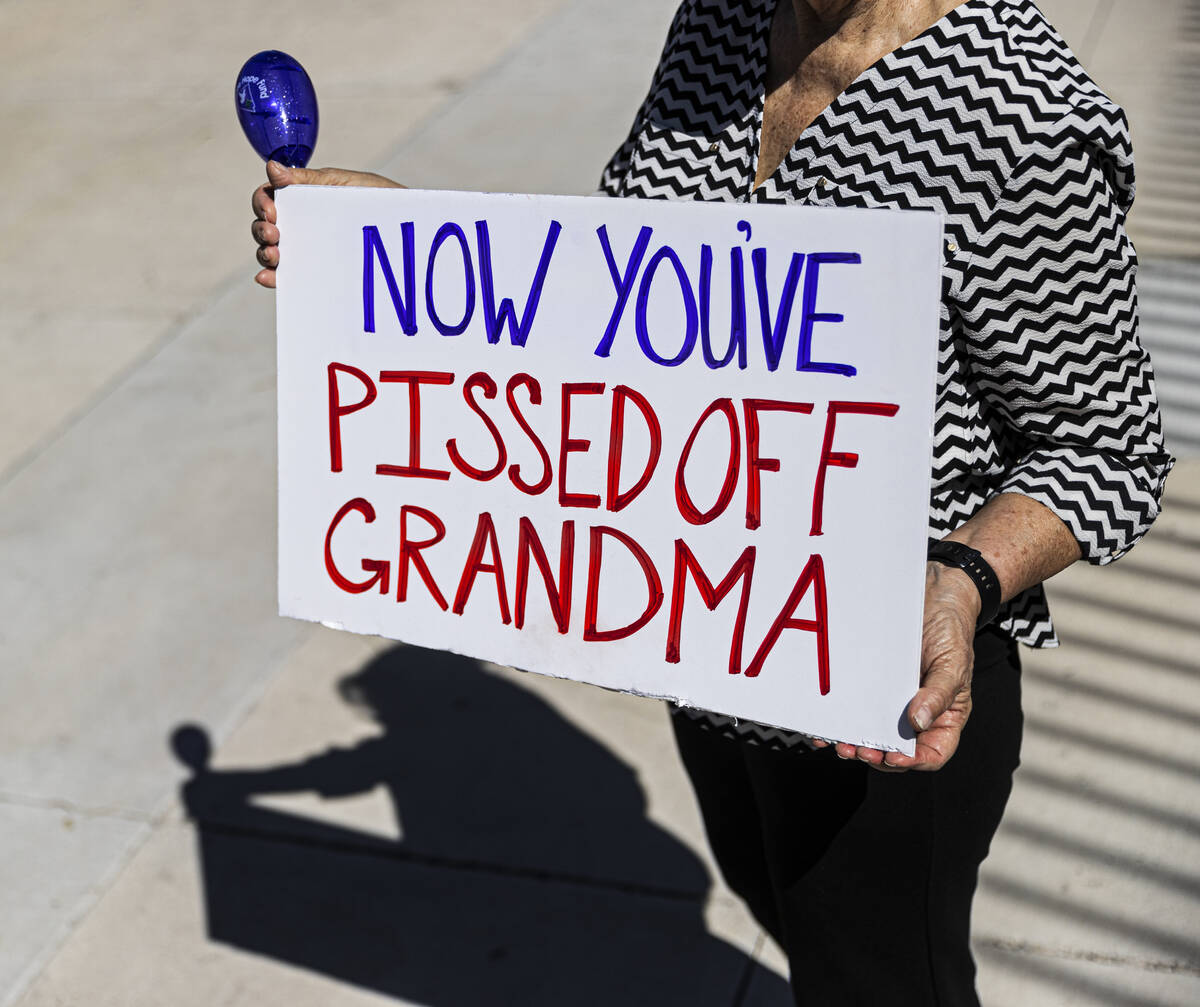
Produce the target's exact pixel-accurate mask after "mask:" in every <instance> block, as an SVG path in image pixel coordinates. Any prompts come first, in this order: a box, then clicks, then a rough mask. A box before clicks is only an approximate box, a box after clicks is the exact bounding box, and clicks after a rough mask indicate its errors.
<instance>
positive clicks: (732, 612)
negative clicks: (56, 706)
mask: <svg viewBox="0 0 1200 1007" xmlns="http://www.w3.org/2000/svg"><path fill="white" fill-rule="evenodd" d="M277 198H278V207H279V221H280V231H281V234H282V235H283V236H284V237H283V240H282V242H281V246H280V248H281V258H282V265H281V266H280V269H279V273H278V300H277V311H278V339H279V605H280V611H281V613H282V614H284V615H289V616H295V617H298V618H303V619H312V620H320V621H322V622H325V623H327V624H331V625H336V626H339V627H342V628H345V629H348V630H352V631H355V632H359V633H374V634H379V635H382V636H386V637H391V638H395V639H399V640H404V641H406V642H409V643H413V644H419V645H422V646H427V647H435V648H441V649H447V650H453V651H455V652H458V653H461V654H466V655H469V656H472V657H478V658H484V659H487V660H490V661H495V662H498V663H502V664H509V665H513V666H515V667H519V668H523V669H525V670H528V671H534V672H539V673H542V674H547V675H553V676H557V677H562V678H571V679H575V680H578V681H582V682H590V683H593V684H596V685H600V686H605V687H607V688H611V689H619V690H622V691H626V692H632V693H636V694H639V695H647V696H662V697H669V698H674V699H677V700H679V701H680V702H683V703H687V704H690V705H693V706H697V707H701V708H704V709H709V710H715V711H718V712H721V713H726V714H730V715H733V716H736V717H742V718H748V719H753V720H757V721H760V722H763V723H767V724H771V725H775V726H779V727H784V728H789V729H794V730H800V731H804V732H806V733H810V734H814V735H817V736H820V737H824V738H832V739H837V740H845V741H852V742H855V743H859V744H869V745H873V746H876V747H880V748H892V749H899V750H901V751H907V752H911V751H912V738H911V732H910V731H909V730H908V729H907V728H906V726H905V724H904V722H903V721H904V716H903V715H904V709H905V705H906V703H907V701H908V700H909V699H910V698H911V696H912V695H913V693H914V692H915V691H916V688H917V684H918V664H919V653H920V632H921V610H922V605H923V591H924V568H925V548H926V532H927V527H928V509H929V477H930V476H929V474H930V454H931V427H932V413H933V398H934V382H935V367H936V357H937V333H938V312H939V294H940V263H941V255H940V245H941V240H942V239H941V221H940V219H939V218H938V217H937V216H936V215H934V214H930V213H901V212H894V211H884V210H844V209H826V208H817V207H796V206H791V207H779V206H765V205H731V204H719V205H718V204H691V203H688V204H683V203H670V202H665V201H664V202H660V201H641V200H616V199H605V198H581V197H549V196H519V195H486V194H480V193H454V192H421V191H415V190H389V189H338V188H325V187H310V186H302V187H289V188H287V189H284V190H282V191H281V192H280V193H279V194H278V197H277Z"/></svg>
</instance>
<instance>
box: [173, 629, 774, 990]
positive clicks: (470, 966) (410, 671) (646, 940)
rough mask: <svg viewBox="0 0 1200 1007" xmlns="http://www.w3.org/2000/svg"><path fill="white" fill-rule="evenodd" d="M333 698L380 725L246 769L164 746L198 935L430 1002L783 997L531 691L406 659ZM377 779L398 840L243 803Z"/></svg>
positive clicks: (633, 791) (688, 855)
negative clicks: (173, 768)
mask: <svg viewBox="0 0 1200 1007" xmlns="http://www.w3.org/2000/svg"><path fill="white" fill-rule="evenodd" d="M339 690H340V692H341V694H342V697H343V698H344V699H345V700H346V701H348V702H351V703H354V704H358V705H362V706H364V707H366V708H367V709H368V710H369V711H370V712H371V713H372V714H373V715H374V717H375V718H376V719H377V720H378V722H379V724H380V726H381V727H382V728H383V733H382V734H380V735H379V736H377V737H375V738H371V739H369V740H367V741H364V742H362V743H361V744H359V745H357V746H355V747H353V748H348V749H330V750H329V751H326V752H323V753H320V754H318V755H314V756H312V757H310V758H308V759H305V760H304V761H301V762H297V763H294V764H291V765H282V766H276V767H272V768H267V769H261V770H239V771H224V770H222V771H214V770H211V769H209V768H208V765H207V763H208V756H209V745H208V739H207V735H206V734H205V733H204V732H203V731H202V730H201V729H199V728H196V727H181V728H179V729H177V730H176V732H175V733H174V735H173V737H172V745H173V747H174V749H175V752H176V754H177V755H178V757H179V758H180V759H181V760H182V761H183V762H185V763H186V764H187V765H189V766H190V767H191V768H192V770H193V772H194V776H193V777H192V779H191V780H189V781H188V782H187V783H186V784H185V785H184V787H183V796H184V801H185V804H186V807H187V809H188V812H189V814H190V815H191V817H192V818H193V819H194V821H195V823H196V826H197V830H198V837H199V848H200V857H201V861H202V872H203V880H204V898H205V905H206V910H207V921H208V931H209V935H210V937H211V938H212V939H214V940H217V941H220V942H223V943H225V944H229V945H232V946H234V947H237V948H240V949H243V950H246V951H252V952H255V953H258V954H262V955H267V956H269V957H271V958H275V959H278V960H280V961H285V962H289V963H291V964H293V965H298V966H301V967H304V968H307V969H313V970H315V971H317V972H320V973H323V974H325V975H328V976H331V977H334V978H337V979H340V980H343V981H345V982H348V983H353V984H355V985H358V986H362V987H366V988H369V989H372V990H376V991H379V992H383V993H387V994H391V995H393V996H396V997H399V998H403V999H406V1000H414V1001H417V1002H419V1003H422V1004H429V1005H433V1007H449V1005H460V1004H461V1005H470V1007H487V1005H493V1004H496V1005H498V1004H521V1005H535V1007H536V1005H546V1007H549V1005H554V1007H559V1005H562V1004H572V1005H587V1004H595V1005H606V1007H607V1005H612V1004H618V1003H619V1004H679V1005H684V1004H687V1005H702V1004H714V1005H717V1004H719V1005H735V1004H739V1003H742V1002H744V1000H745V994H746V991H747V990H748V989H749V988H750V987H751V985H753V990H754V1000H755V1002H756V1003H763V1004H767V1003H780V1004H782V1003H786V1002H788V999H789V998H788V994H787V990H786V984H785V983H784V982H783V981H782V980H780V979H779V978H778V977H777V976H775V975H774V974H773V973H770V972H767V971H765V970H763V969H761V968H760V967H758V966H756V965H755V964H754V963H753V961H752V960H751V959H750V958H749V957H748V956H747V955H745V954H744V953H743V952H741V951H739V950H738V949H736V948H734V947H732V946H731V945H729V944H726V943H725V942H723V941H720V940H718V939H716V938H714V937H712V936H711V935H710V934H708V933H707V931H706V929H705V926H704V921H703V918H702V910H703V906H704V900H705V897H706V895H707V892H708V888H709V878H708V876H707V873H706V871H705V868H704V866H703V865H702V864H701V862H700V861H699V860H698V859H697V858H696V856H695V855H694V854H693V853H692V852H691V851H690V850H689V849H687V847H685V846H684V845H683V844H681V843H680V842H679V841H678V840H677V839H675V838H674V837H673V836H671V835H670V834H669V833H667V832H665V831H663V830H662V829H660V828H659V827H658V826H656V825H654V824H653V823H651V822H650V821H649V820H648V819H647V818H646V815H645V800H644V795H643V793H642V790H641V787H640V786H639V784H638V781H637V779H636V776H635V774H634V772H633V771H632V770H631V769H630V768H629V767H628V766H627V765H626V764H625V763H623V762H621V761H620V760H619V759H617V758H616V757H615V756H613V755H612V754H611V753H610V752H609V751H608V750H607V749H605V748H604V747H603V746H601V745H600V744H598V743H597V742H596V741H595V740H593V739H592V738H590V737H588V736H587V735H585V734H583V733H581V732H580V731H578V730H576V729H575V728H574V727H573V726H571V725H570V724H569V723H567V722H566V721H565V720H563V719H562V718H561V717H560V716H559V715H558V714H557V713H556V712H555V711H554V710H553V709H551V708H550V707H549V706H547V705H546V704H545V703H544V702H542V701H541V700H540V699H539V698H537V697H536V696H535V695H533V694H532V693H530V692H527V691H525V690H524V689H522V688H520V687H518V686H516V685H514V684H513V683H511V682H509V681H507V680H506V679H504V678H501V677H499V676H497V675H493V674H490V673H488V672H487V671H485V670H484V669H483V668H482V667H480V665H479V664H478V663H477V662H475V661H471V660H468V659H465V658H460V657H456V656H454V655H450V654H444V653H439V652H434V651H427V650H423V649H419V648H410V647H395V648H393V649H391V650H389V651H387V652H386V653H384V654H383V655H381V656H380V657H378V658H377V659H375V660H374V661H372V662H371V663H370V664H369V665H368V666H367V667H365V668H364V669H362V670H361V671H359V672H357V673H355V674H353V675H351V676H349V677H347V678H346V679H343V680H342V682H341V683H340V685H339ZM379 784H384V785H386V786H387V787H388V788H389V790H390V793H391V796H392V799H393V801H394V803H395V806H396V809H397V813H398V818H399V819H400V821H401V822H402V825H403V836H402V839H401V840H400V841H399V842H398V843H397V842H390V841H387V840H384V839H380V838H379V837H377V836H373V835H370V834H367V833H362V832H358V831H355V830H353V829H347V828H342V827H339V826H336V825H328V824H325V823H322V822H317V821H314V820H311V819H304V818H301V817H298V816H294V815H290V814H287V813H281V812H277V811H273V810H269V809H266V808H262V807H257V806H255V805H254V804H253V803H251V801H250V798H251V797H252V796H253V795H255V794H265V793H280V792H287V791H301V790H315V791H317V792H318V793H320V794H322V795H325V796H330V797H332V796H339V795H349V794H354V793H359V792H363V791H367V790H371V789H373V788H374V787H376V786H377V785H379Z"/></svg>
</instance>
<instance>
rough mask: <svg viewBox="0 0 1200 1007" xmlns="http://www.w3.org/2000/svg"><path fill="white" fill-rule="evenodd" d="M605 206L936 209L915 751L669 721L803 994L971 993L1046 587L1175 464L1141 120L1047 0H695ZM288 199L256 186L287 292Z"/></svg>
mask: <svg viewBox="0 0 1200 1007" xmlns="http://www.w3.org/2000/svg"><path fill="white" fill-rule="evenodd" d="M268 178H269V181H270V186H271V187H280V186H284V185H288V184H294V183H309V182H320V183H322V184H347V185H395V184H396V183H394V182H391V181H389V180H387V179H384V178H381V177H380V176H374V175H364V174H361V173H357V172H343V171H337V170H334V169H323V170H320V171H309V170H302V169H286V168H283V167H281V166H279V165H275V164H271V165H268ZM601 188H602V190H603V191H604V192H605V193H607V194H608V195H611V196H631V197H641V198H665V199H683V200H719V201H726V202H745V203H780V204H806V205H818V206H846V207H884V208H894V209H923V210H933V211H936V212H938V213H940V214H942V215H943V218H944V220H945V228H946V237H947V240H946V244H945V248H944V254H943V274H942V275H943V288H942V289H943V303H942V320H941V354H940V372H939V384H938V400H937V412H936V433H935V451H934V459H933V465H934V471H933V497H932V500H931V511H930V536H931V543H932V544H931V550H930V562H929V564H928V568H927V578H926V598H925V625H924V642H923V658H922V672H921V673H922V686H921V689H920V691H919V692H918V693H917V695H916V696H915V697H914V698H913V700H912V703H911V704H910V706H909V710H908V715H909V718H910V720H911V722H912V725H913V728H914V730H915V731H916V732H917V751H916V754H915V756H913V757H911V758H909V757H906V756H902V755H899V754H897V753H886V754H885V753H883V752H880V751H875V750H871V749H864V748H855V747H853V746H847V745H836V746H833V747H830V746H826V745H823V744H822V743H820V742H810V741H809V740H808V739H804V738H802V737H799V736H796V735H788V734H786V733H784V732H780V731H778V730H774V729H769V728H763V727H759V726H757V725H754V724H747V723H745V722H743V723H741V724H734V723H732V722H730V721H729V720H728V719H727V718H722V717H718V716H715V715H711V714H703V713H697V712H696V711H683V710H679V711H676V712H675V716H674V718H673V720H674V724H675V729H676V734H677V736H678V741H679V746H680V750H681V752H682V754H683V758H684V761H685V763H686V765H687V767H688V770H689V773H690V774H691V777H692V780H693V783H694V785H695V788H696V792H697V796H698V799H699V802H700V805H701V808H702V811H703V813H704V817H705V821H706V825H707V828H708V832H709V838H710V841H711V843H712V846H713V849H714V851H715V853H716V856H717V859H718V861H719V863H720V866H721V869H722V871H723V872H724V874H725V877H726V879H727V880H728V882H729V884H730V885H731V886H732V887H733V888H734V889H735V890H736V891H737V892H738V893H739V894H741V895H742V896H743V897H744V898H745V899H746V901H747V902H748V903H749V905H750V907H751V908H752V910H753V911H754V913H755V915H756V916H757V918H758V919H759V920H760V922H761V923H762V925H763V926H764V927H765V928H766V929H768V930H769V931H770V932H771V933H772V934H773V935H774V936H775V937H776V939H777V940H778V941H779V943H780V945H781V946H782V947H783V948H784V949H785V950H786V952H787V954H788V957H789V961H790V964H791V971H792V976H793V978H794V984H795V995H796V997H797V1002H805V1003H808V1002H811V1003H830V1004H851V1003H866V1002H876V1001H882V1000H884V999H885V998H886V1000H887V1001H888V1002H890V1003H896V1004H913V1005H929V1004H973V1003H977V1002H978V1001H977V997H976V994H975V992H974V962H973V961H972V958H971V953H970V947H969V932H968V931H969V922H970V908H971V899H972V896H973V893H974V888H975V881H976V874H977V870H978V867H979V864H980V863H981V862H982V860H983V858H984V856H985V855H986V853H987V849H988V845H989V843H990V841H991V837H992V835H993V834H994V832H995V829H996V828H997V826H998V824H999V821H1000V817H1001V814H1002V812H1003V808H1004V804H1005V802H1006V800H1007V797H1008V793H1009V789H1010V786H1011V777H1012V773H1013V771H1014V769H1015V768H1016V765H1017V761H1018V753H1019V748H1020V739H1021V711H1020V694H1019V688H1020V686H1019V667H1018V661H1017V655H1016V643H1018V642H1020V643H1025V644H1028V645H1032V646H1045V645H1053V644H1054V643H1055V642H1056V641H1055V635H1054V629H1053V626H1052V624H1051V622H1050V617H1049V612H1048V609H1047V606H1046V601H1045V596H1044V594H1043V591H1042V589H1041V587H1040V584H1041V582H1042V581H1044V580H1045V579H1047V578H1048V577H1050V576H1052V575H1053V574H1055V573H1057V572H1058V571H1060V570H1062V569H1063V568H1064V567H1066V566H1068V565H1069V564H1071V563H1073V562H1075V561H1076V560H1078V559H1080V558H1081V557H1082V558H1085V559H1087V560H1088V561H1089V562H1092V563H1107V562H1109V561H1111V560H1113V559H1115V558H1117V557H1118V556H1120V555H1122V554H1123V553H1124V552H1125V551H1126V550H1128V549H1129V548H1130V547H1131V546H1132V545H1133V544H1134V543H1135V542H1136V541H1137V539H1138V538H1139V537H1140V536H1141V535H1143V534H1144V533H1145V531H1146V530H1147V528H1148V527H1149V525H1150V523H1151V522H1152V521H1153V519H1154V517H1155V516H1156V514H1157V513H1158V506H1159V497H1160V495H1161V491H1162V487H1163V483H1164V480H1165V477H1166V475H1167V472H1168V471H1169V469H1170V466H1171V459H1170V457H1169V456H1168V455H1167V454H1166V452H1165V450H1164V448H1163V441H1162V433H1161V428H1160V424H1159V418H1158V411H1157V405H1156V402H1155V396H1154V383H1153V376H1152V373H1151V369H1150V363H1149V359H1148V358H1147V356H1146V354H1145V352H1144V351H1143V350H1142V348H1141V346H1140V345H1139V343H1138V340H1137V335H1136V331H1137V316H1136V299H1135V292H1134V269H1135V259H1134V253H1133V249H1132V247H1131V246H1130V243H1129V241H1128V238H1127V237H1126V235H1125V231H1124V227H1123V224H1124V219H1125V215H1126V213H1127V212H1128V210H1129V207H1130V204H1131V202H1132V198H1133V164H1132V154H1131V150H1130V144H1129V134H1128V129H1127V125H1126V122H1125V118H1124V115H1123V113H1122V112H1121V110H1120V109H1119V108H1118V107H1117V106H1115V105H1114V104H1113V103H1112V102H1111V101H1109V99H1108V98H1107V97H1106V96H1105V95H1104V94H1103V93H1102V92H1101V91H1100V90H1099V88H1098V87H1097V86H1096V85H1095V84H1094V83H1093V82H1092V81H1091V80H1090V79H1089V78H1088V76H1087V75H1086V73H1085V72H1084V71H1083V69H1082V67H1081V66H1080V65H1079V64H1078V62H1076V60H1075V58H1074V56H1073V55H1072V53H1071V51H1070V50H1069V49H1068V48H1067V46H1066V45H1065V43H1064V42H1063V41H1062V39H1061V38H1060V37H1059V36H1058V35H1057V33H1056V32H1055V31H1054V29H1053V28H1052V27H1051V26H1050V25H1049V24H1048V23H1047V22H1046V21H1045V19H1044V17H1043V16H1042V14H1041V13H1040V12H1039V11H1038V9H1037V8H1036V7H1035V6H1034V5H1033V4H1032V3H1030V2H1028V0H965V2H962V0H743V2H737V0H686V2H685V3H684V4H683V5H682V7H681V8H680V9H679V12H678V14H677V15H676V17H675V20H674V22H673V24H672V26H671V30H670V34H669V37H668V39H667V43H666V47H665V49H664V51H663V55H662V59H661V61H660V63H659V66H658V69H657V71H656V73H655V75H654V79H653V82H652V84H651V88H650V93H649V94H648V95H647V97H646V100H645V102H644V103H643V105H642V107H641V109H640V110H639V111H638V113H637V116H636V118H635V120H634V123H633V128H632V130H631V131H630V134H629V136H628V138H627V139H626V141H625V142H624V143H623V144H622V145H621V147H620V148H619V150H618V151H617V152H616V154H615V155H614V156H613V158H612V160H611V161H610V163H609V164H608V166H607V167H606V169H605V171H604V174H603V178H602V181H601ZM271 192H272V188H270V187H262V188H260V189H259V190H258V191H257V192H256V193H255V195H254V209H255V214H256V217H257V218H258V219H257V220H256V221H255V223H254V225H253V233H254V236H255V239H256V240H257V242H258V244H259V251H258V258H259V262H260V264H261V265H262V267H263V269H262V271H261V272H260V273H259V274H258V276H257V279H258V281H259V282H260V283H262V284H263V285H264V286H273V285H274V268H275V266H276V265H277V263H278V249H277V247H276V244H277V242H278V229H277V228H276V227H275V225H274V204H273V202H272V199H271ZM864 533H865V531H864ZM863 575H864V576H870V571H869V570H867V571H863ZM952 757H953V758H952ZM906 770H915V772H905V771H906ZM935 771H936V772H935ZM881 921H887V922H881ZM897 921H898V922H897Z"/></svg>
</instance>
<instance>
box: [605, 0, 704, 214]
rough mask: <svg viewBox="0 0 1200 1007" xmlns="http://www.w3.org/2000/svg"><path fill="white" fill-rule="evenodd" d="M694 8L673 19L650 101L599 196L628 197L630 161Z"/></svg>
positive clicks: (683, 8)
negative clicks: (624, 189) (625, 185)
mask: <svg viewBox="0 0 1200 1007" xmlns="http://www.w3.org/2000/svg"><path fill="white" fill-rule="evenodd" d="M693 6H694V0H683V2H682V3H681V4H680V5H679V9H678V10H676V11H675V16H674V17H673V18H672V19H671V27H670V29H669V30H668V31H667V40H666V42H665V43H664V44H663V51H662V55H661V56H660V57H659V59H658V66H657V68H656V69H655V71H654V77H653V79H652V80H651V82H650V90H649V91H648V92H647V93H646V97H645V98H643V99H642V104H641V107H640V108H639V109H638V111H637V115H635V116H634V117H633V125H632V126H631V127H630V129H629V135H628V136H626V137H625V140H624V142H622V144H621V146H619V147H618V148H617V149H616V152H615V153H614V154H613V156H612V157H611V158H609V161H608V164H606V165H605V166H604V171H603V172H602V173H601V175H600V184H599V186H598V187H597V189H596V194H597V195H604V196H621V195H624V193H623V192H622V183H623V182H624V180H625V173H626V172H627V171H628V170H629V161H630V158H631V157H632V156H633V149H634V147H636V146H637V139H638V135H639V134H640V133H641V130H642V124H643V123H644V122H645V121H646V116H647V114H648V113H649V111H650V107H651V105H652V104H653V103H654V98H655V96H656V95H657V94H658V93H659V90H660V88H661V86H662V77H663V74H664V73H665V72H666V69H667V66H668V64H669V63H670V62H671V56H672V54H673V53H674V51H675V48H676V46H677V45H678V41H679V36H680V33H681V32H682V31H683V28H684V25H685V24H686V23H687V20H688V18H689V17H690V15H691V12H692V7H693Z"/></svg>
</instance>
